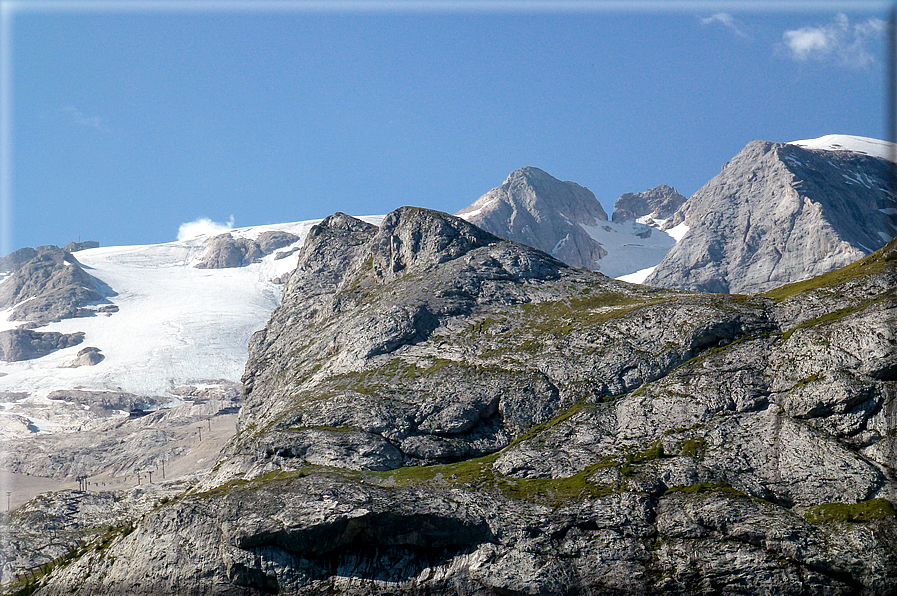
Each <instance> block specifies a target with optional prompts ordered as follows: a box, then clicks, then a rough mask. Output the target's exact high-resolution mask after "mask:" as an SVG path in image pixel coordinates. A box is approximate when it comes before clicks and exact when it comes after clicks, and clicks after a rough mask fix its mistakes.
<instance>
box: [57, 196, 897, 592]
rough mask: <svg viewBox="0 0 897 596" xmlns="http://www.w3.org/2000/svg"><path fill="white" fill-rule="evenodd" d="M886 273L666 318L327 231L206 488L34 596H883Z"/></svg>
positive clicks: (864, 264) (602, 281)
mask: <svg viewBox="0 0 897 596" xmlns="http://www.w3.org/2000/svg"><path fill="white" fill-rule="evenodd" d="M895 257H897V242H894V243H892V244H890V245H889V246H888V248H887V250H886V251H880V252H878V253H876V254H875V255H873V256H872V257H868V258H866V259H864V260H862V261H860V262H859V263H855V264H853V265H851V266H850V267H848V268H847V269H843V270H839V271H837V272H834V273H831V274H829V275H828V276H825V277H823V278H818V279H815V280H813V281H812V282H807V283H804V284H797V285H795V286H789V287H785V288H781V289H779V290H777V291H776V292H772V293H770V294H769V295H768V296H754V297H743V296H726V295H707V294H686V293H681V292H671V291H664V290H658V289H653V288H647V287H645V288H639V287H633V286H630V285H628V284H623V283H620V282H615V281H613V280H609V279H607V278H606V277H604V276H601V275H599V274H596V273H593V272H589V271H583V270H576V269H571V268H569V267H567V266H565V265H563V264H562V263H560V262H559V261H557V260H555V259H553V258H551V257H550V256H548V255H546V254H544V253H541V252H538V251H535V250H533V249H530V248H527V247H524V246H521V245H519V244H514V243H511V242H507V241H504V240H500V239H498V238H496V237H495V236H492V235H491V234H488V233H485V232H483V231H482V230H479V229H477V228H474V227H473V226H470V225H469V224H467V223H465V222H464V221H462V220H459V219H457V218H454V217H451V216H448V215H445V214H440V213H435V212H432V211H426V210H421V209H412V208H403V209H400V210H398V211H396V212H394V213H392V214H390V215H389V216H388V217H387V218H386V220H384V222H383V224H382V226H381V227H380V228H379V229H378V228H374V227H373V226H370V225H368V224H365V223H363V222H361V221H359V220H356V219H353V218H350V217H348V216H345V215H342V214H337V215H334V216H331V217H329V218H327V219H326V220H324V221H323V222H322V223H321V224H320V225H319V226H317V227H316V228H314V229H313V230H312V232H310V233H309V235H308V238H307V240H306V243H305V246H304V247H303V249H302V253H301V255H300V258H299V265H298V267H297V269H296V271H295V272H294V274H293V275H292V276H291V278H290V279H289V281H288V283H287V284H286V286H285V290H284V298H283V303H282V305H281V306H280V307H279V308H278V309H277V310H276V311H275V313H274V314H273V315H272V318H271V320H270V322H269V324H268V325H267V327H266V328H265V330H263V331H261V332H259V333H257V334H256V335H255V336H254V337H253V339H252V342H251V345H250V358H249V362H248V364H247V368H246V374H245V376H244V391H245V394H246V402H245V407H244V409H243V411H242V414H241V422H240V432H239V433H238V435H237V436H236V437H235V438H234V439H233V441H232V442H231V444H230V445H229V446H228V447H227V448H226V449H225V451H224V454H223V457H222V459H221V461H220V462H219V463H218V465H217V466H216V470H215V471H214V472H213V473H212V474H211V475H210V476H208V477H207V478H205V479H204V480H202V482H201V483H200V484H199V485H198V486H197V487H196V488H195V489H193V490H192V491H190V492H189V493H187V494H184V495H182V496H180V497H179V498H178V499H176V500H175V501H173V502H171V503H168V504H166V505H164V506H161V507H158V508H156V509H153V510H152V511H147V512H146V513H145V515H144V516H143V517H142V519H141V521H140V522H139V523H138V524H137V526H136V528H135V529H134V530H133V531H132V532H127V533H125V532H121V533H120V534H119V535H117V536H115V537H113V538H112V539H111V540H107V541H106V543H104V544H103V545H102V547H100V546H93V547H90V548H87V549H86V550H85V551H84V552H83V553H82V554H81V555H80V556H78V557H77V558H76V560H75V561H74V562H73V563H72V564H70V565H67V566H65V567H64V568H61V569H59V570H57V571H56V572H55V573H54V574H53V575H52V576H51V578H50V581H49V583H48V585H47V586H45V587H44V588H43V589H42V590H41V591H40V592H39V593H41V594H70V593H75V594H95V593H104V594H115V593H122V594H123V593H129V594H182V593H208V594H247V595H248V594H263V593H279V594H320V593H327V592H329V593H333V592H336V593H348V594H370V593H407V594H483V595H486V594H560V593H569V594H580V593H593V594H594V593H597V594H691V593H707V594H709V593H726V592H733V593H734V592H739V593H750V594H760V593H767V594H773V593H775V594H808V593H809V594H833V595H834V594H843V595H845V596H846V595H848V594H870V595H871V594H893V593H894V586H895V585H897V517H895V513H894V508H893V505H892V504H891V502H893V501H895V500H897V478H895V472H897V470H895V467H894V466H895V461H897V440H895V434H897V375H895V372H897V350H895V335H894V329H893V325H892V322H893V320H894V317H895V315H897V307H895V301H894V289H893V288H894V283H895V281H897V276H895ZM804 307H806V308H804ZM435 464H438V465H435Z"/></svg>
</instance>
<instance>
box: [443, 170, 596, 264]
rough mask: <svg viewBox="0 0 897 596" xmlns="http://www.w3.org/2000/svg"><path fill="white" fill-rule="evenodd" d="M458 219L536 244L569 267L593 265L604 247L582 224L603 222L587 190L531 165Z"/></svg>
mask: <svg viewBox="0 0 897 596" xmlns="http://www.w3.org/2000/svg"><path fill="white" fill-rule="evenodd" d="M457 215H458V217H460V218H462V219H464V220H466V221H468V222H470V223H472V224H474V225H476V226H479V227H480V228H483V229H484V230H486V231H487V232H490V233H492V234H495V235H497V236H502V237H505V238H510V239H512V240H514V241H516V242H520V243H523V244H526V245H528V246H532V247H534V248H538V249H539V250H542V251H544V252H546V253H548V254H550V255H552V256H554V257H556V258H558V259H560V260H562V261H564V262H565V263H567V264H569V265H573V266H574V267H582V268H585V269H598V268H599V263H598V261H599V260H600V259H601V258H602V257H603V256H605V255H606V254H607V251H606V250H604V248H603V247H602V246H601V244H600V243H599V242H597V241H596V240H595V239H594V238H592V237H591V236H590V235H589V234H588V233H587V232H586V230H585V229H583V226H597V225H598V224H599V222H602V221H607V213H605V211H604V208H603V207H602V206H601V203H599V202H598V199H596V198H595V195H594V194H592V191H590V190H589V189H587V188H585V187H584V186H580V185H578V184H576V183H573V182H562V181H561V180H558V179H557V178H555V177H553V176H551V175H550V174H547V173H546V172H544V171H542V170H540V169H539V168H534V167H525V168H521V169H519V170H516V171H514V172H511V174H510V175H509V176H508V178H507V179H506V180H505V181H504V183H503V184H502V185H501V186H498V187H496V188H493V189H492V190H490V191H489V192H487V193H486V194H484V195H483V196H481V197H480V198H479V199H477V201H476V202H474V203H473V204H472V205H470V206H469V207H467V208H465V209H462V210H461V211H459V212H458V214H457Z"/></svg>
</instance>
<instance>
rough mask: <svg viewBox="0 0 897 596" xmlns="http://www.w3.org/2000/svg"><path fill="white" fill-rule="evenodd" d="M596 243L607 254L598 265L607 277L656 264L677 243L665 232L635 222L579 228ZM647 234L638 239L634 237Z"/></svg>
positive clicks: (602, 223) (632, 271)
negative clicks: (648, 232)
mask: <svg viewBox="0 0 897 596" xmlns="http://www.w3.org/2000/svg"><path fill="white" fill-rule="evenodd" d="M582 228H583V229H584V230H585V231H586V232H587V233H588V234H589V236H591V237H592V238H594V239H595V240H597V241H598V242H599V243H600V244H601V246H602V247H604V250H606V251H607V255H606V256H605V257H604V258H602V259H601V261H600V262H599V264H600V266H601V268H600V271H601V273H603V274H605V275H607V276H608V277H619V276H622V275H630V274H634V273H637V272H639V271H642V270H643V269H647V268H649V267H654V266H656V265H658V264H659V263H660V262H661V261H662V260H663V258H664V257H665V256H666V254H667V252H669V250H670V249H671V248H672V247H673V245H674V244H676V241H675V239H674V238H672V237H671V236H670V234H669V233H668V232H661V231H660V230H659V229H657V228H654V227H649V226H647V225H644V224H641V223H638V222H637V221H623V222H616V221H602V222H600V223H599V225H597V226H582ZM647 231H650V232H651V235H650V236H648V237H647V238H641V237H639V236H637V234H644V233H645V232H647Z"/></svg>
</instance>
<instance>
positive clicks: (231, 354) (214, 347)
mask: <svg viewBox="0 0 897 596" xmlns="http://www.w3.org/2000/svg"><path fill="white" fill-rule="evenodd" d="M363 219H365V220H366V221H369V222H371V223H375V224H378V223H379V222H380V220H381V219H382V217H366V218H363ZM315 223H317V220H315V221H304V222H297V223H291V224H278V225H270V226H256V227H251V228H242V229H235V230H231V231H230V233H231V234H233V235H234V236H235V237H245V238H252V239H254V238H256V237H257V236H258V235H259V234H261V233H262V232H265V231H272V230H283V231H285V232H290V233H292V234H295V235H297V236H298V237H299V238H300V239H299V240H298V241H297V242H296V243H294V245H293V246H301V245H302V242H304V239H305V236H306V234H307V233H308V230H309V229H310V228H311V227H312V226H313V225H314V224H315ZM207 239H208V237H207V236H200V237H197V238H193V239H190V240H185V241H180V242H171V243H167V244H158V245H147V246H120V247H107V248H95V249H88V250H83V251H79V252H77V253H76V257H77V259H78V261H79V262H80V263H81V264H82V266H83V267H84V269H85V270H86V271H87V272H88V273H90V275H92V276H93V277H95V278H97V279H98V280H100V281H101V282H103V283H105V284H107V285H108V286H109V287H110V288H111V289H112V290H113V291H114V292H115V295H114V296H111V297H109V299H108V300H109V302H111V303H112V304H114V305H115V306H117V307H118V312H114V313H101V314H98V315H97V316H93V317H86V318H74V319H65V320H62V321H59V322H57V323H52V324H50V325H47V326H44V327H41V328H40V331H59V332H63V333H74V332H78V331H81V332H84V334H85V336H84V341H83V342H82V343H81V344H79V345H78V346H74V347H71V348H66V349H63V350H58V351H55V352H53V353H51V354H49V355H47V356H44V357H42V358H37V359H34V360H27V361H23V362H0V402H3V401H12V400H9V399H7V400H4V399H3V395H4V394H5V393H12V394H15V393H28V394H29V395H30V396H31V397H29V398H27V399H28V400H32V401H33V400H37V401H40V400H42V399H44V398H45V397H46V395H47V394H49V393H50V392H52V391H54V390H59V389H84V390H110V391H125V392H128V393H134V394H137V395H146V396H161V397H165V396H167V390H169V389H171V388H174V387H178V386H183V385H188V384H193V385H196V384H205V383H213V382H216V381H221V380H227V381H239V379H240V376H241V374H242V373H243V367H244V365H245V363H246V356H247V351H246V350H247V344H248V342H249V337H250V335H252V333H253V332H254V331H256V330H258V329H261V328H262V327H264V326H265V323H266V322H267V320H268V318H269V317H270V315H271V312H272V311H273V310H274V308H276V307H277V305H278V303H279V300H280V293H281V287H282V286H280V285H278V284H277V283H275V282H274V281H272V280H273V279H274V278H276V277H278V276H280V275H282V274H283V273H286V272H288V271H291V270H292V269H293V268H295V266H296V260H297V258H298V254H296V253H294V254H292V255H290V256H288V257H286V258H280V259H276V258H275V257H276V256H277V253H274V254H271V255H268V256H266V257H265V258H263V259H262V261H261V262H259V263H255V264H251V265H247V266H244V267H235V268H230V269H197V268H196V267H195V266H194V265H195V264H196V263H197V262H199V260H200V259H201V257H202V255H203V254H204V253H205V251H206V240H207ZM7 316H8V315H7ZM2 325H3V326H4V327H5V328H8V327H10V326H13V325H12V323H9V322H6V321H4V322H3V323H2ZM87 346H93V347H97V348H99V349H100V350H101V351H102V354H103V355H104V356H105V359H104V360H103V361H102V362H100V363H99V364H97V365H95V366H81V367H78V368H67V366H68V365H69V364H70V363H71V362H72V361H73V360H74V359H75V356H76V354H77V353H78V352H79V351H80V350H81V349H83V348H84V347H87ZM0 405H2V406H3V407H4V408H5V409H9V408H8V406H9V404H0ZM37 426H38V427H40V426H41V424H40V421H37Z"/></svg>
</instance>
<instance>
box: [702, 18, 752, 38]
mask: <svg viewBox="0 0 897 596" xmlns="http://www.w3.org/2000/svg"><path fill="white" fill-rule="evenodd" d="M701 24H702V25H721V26H723V27H725V28H726V29H728V30H730V31H732V32H733V33H734V34H735V35H738V36H739V37H743V38H745V39H750V38H751V36H750V35H748V34H747V33H745V32H744V31H743V30H742V29H741V27H739V26H738V22H737V21H736V20H735V17H733V16H732V15H731V14H729V13H728V12H718V13H716V14H713V15H710V16H709V17H702V18H701Z"/></svg>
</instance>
